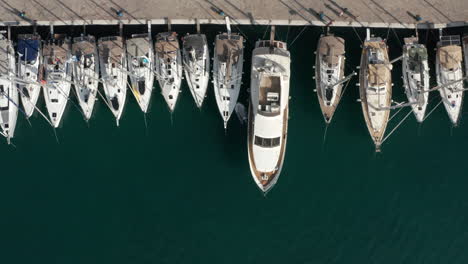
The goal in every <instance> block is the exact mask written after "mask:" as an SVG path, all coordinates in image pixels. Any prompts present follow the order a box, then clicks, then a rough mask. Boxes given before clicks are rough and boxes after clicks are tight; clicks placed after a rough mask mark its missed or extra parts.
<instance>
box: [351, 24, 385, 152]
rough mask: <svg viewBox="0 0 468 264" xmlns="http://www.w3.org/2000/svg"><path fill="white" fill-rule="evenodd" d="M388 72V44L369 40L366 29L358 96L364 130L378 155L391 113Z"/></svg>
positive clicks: (378, 40)
mask: <svg viewBox="0 0 468 264" xmlns="http://www.w3.org/2000/svg"><path fill="white" fill-rule="evenodd" d="M391 69H392V65H391V64H390V63H389V59H388V51H387V44H386V43H385V42H384V41H383V40H382V39H381V38H379V37H371V36H370V32H369V29H367V37H366V40H365V41H364V45H363V49H362V54H361V65H360V71H359V86H360V87H359V93H360V97H361V106H362V112H363V114H364V119H365V121H366V125H367V129H368V130H369V134H370V136H371V138H372V140H373V141H374V144H375V148H376V151H377V152H378V151H380V145H381V144H382V140H383V137H384V134H385V129H386V128H387V123H388V119H389V114H390V106H391V102H392V80H391V72H390V71H391Z"/></svg>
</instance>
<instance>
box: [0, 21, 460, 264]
mask: <svg viewBox="0 0 468 264" xmlns="http://www.w3.org/2000/svg"><path fill="white" fill-rule="evenodd" d="M145 28H146V26H144V25H143V26H128V27H125V34H126V35H129V34H131V33H136V32H144V31H145ZM173 29H174V30H176V31H178V32H179V33H180V35H182V34H185V33H186V32H194V30H195V28H194V27H192V26H190V27H189V26H174V28H173ZM28 30H31V29H21V32H26V31H28ZM55 30H56V32H59V33H60V32H67V33H69V34H73V35H78V34H79V33H80V32H81V28H79V27H76V28H65V27H56V28H55ZM163 30H164V27H153V32H161V31H163ZM202 30H203V31H204V32H205V33H206V34H207V36H208V39H209V41H210V42H212V41H213V39H214V36H215V34H216V33H218V32H219V31H222V30H223V27H220V26H203V27H202ZM233 30H234V31H238V30H239V28H236V27H234V28H233ZM240 30H241V31H242V32H243V33H244V34H246V36H247V38H248V40H247V42H246V49H245V52H246V60H245V64H244V65H245V66H244V68H245V69H246V71H245V75H244V85H243V88H242V89H243V90H242V96H241V101H242V102H244V103H246V102H247V88H248V84H249V75H250V54H251V50H252V48H253V44H254V41H255V40H257V39H259V38H261V37H262V35H263V34H264V32H265V27H260V26H243V27H241V28H240ZM301 30H302V28H301V27H296V28H289V29H288V28H287V27H280V28H278V29H277V38H279V39H282V40H288V43H289V44H290V50H291V57H292V66H291V67H292V78H291V100H290V109H291V110H290V120H289V126H290V127H289V138H288V146H287V155H286V160H285V166H284V168H283V172H282V174H281V177H280V179H279V181H278V183H277V185H276V186H275V187H274V189H273V190H272V191H271V192H270V193H269V194H268V196H266V197H264V196H263V195H262V194H261V193H260V192H259V190H258V189H257V186H256V185H255V184H254V181H253V180H252V178H251V175H250V171H249V165H248V159H247V148H246V144H247V143H246V127H243V126H241V125H240V124H239V122H238V120H237V119H236V117H235V116H233V118H232V119H231V121H230V123H229V129H228V131H227V133H225V132H224V130H223V123H222V121H221V118H220V116H219V114H218V110H217V108H216V103H215V99H214V94H213V90H212V86H210V87H211V89H210V90H209V93H208V97H207V98H206V102H205V105H204V107H203V109H202V110H201V111H199V110H198V109H197V108H196V107H195V104H194V102H193V99H192V97H191V94H190V92H189V90H188V87H187V85H186V84H185V83H184V84H183V87H182V90H183V92H182V94H181V98H180V101H179V102H178V106H177V109H176V111H175V113H174V115H173V116H172V122H171V116H170V114H169V112H168V110H167V107H166V105H165V103H164V101H163V99H162V96H161V95H160V93H159V88H156V90H155V92H154V93H153V99H152V105H151V109H150V113H149V114H148V115H147V121H148V127H147V128H145V123H144V117H143V114H142V113H141V111H140V109H139V108H138V105H137V103H136V102H135V100H134V98H133V97H132V96H131V94H130V93H129V94H128V97H127V105H126V110H125V113H124V115H123V117H122V120H121V122H120V127H116V126H115V122H114V118H113V116H112V114H111V112H110V111H109V110H108V109H107V107H106V105H105V104H104V103H103V102H101V101H99V102H98V103H97V106H96V108H95V113H94V116H93V118H92V120H91V121H90V122H89V124H86V123H85V122H84V121H83V118H82V117H81V114H80V112H79V111H78V110H77V107H76V106H74V105H73V104H72V103H69V105H68V109H67V111H66V114H65V115H64V119H63V125H62V127H61V128H60V129H58V130H57V135H58V139H59V143H57V142H56V139H55V137H54V134H53V130H52V129H51V128H50V127H49V126H48V125H47V124H46V122H45V121H44V120H43V119H41V118H40V116H39V115H37V114H36V115H35V117H34V118H32V120H31V125H32V127H31V126H30V125H29V124H28V123H27V122H26V121H25V119H24V117H22V116H20V118H19V121H18V127H17V130H16V131H17V132H16V138H15V140H14V143H15V144H16V148H14V147H11V146H7V145H6V143H5V142H2V143H1V144H0V157H1V158H0V163H1V174H0V201H1V202H0V212H1V217H0V263H68V264H70V263H87V264H90V263H116V264H117V263H171V264H172V263H356V264H358V263H359V264H362V263H379V264H382V263H389V264H394V263H467V262H468V254H467V253H466V244H467V243H468V194H467V193H468V192H467V190H468V173H467V171H468V163H467V162H466V160H467V158H466V157H467V155H468V137H467V135H468V126H467V123H466V118H465V117H466V112H467V110H465V111H464V117H463V118H462V120H461V124H460V125H459V127H457V128H451V125H450V122H449V119H448V117H447V115H446V113H445V110H444V108H443V107H442V106H439V108H437V109H436V110H435V111H434V112H433V113H432V114H431V116H430V117H429V118H428V119H427V120H426V121H425V122H424V124H423V125H419V124H417V123H416V121H415V118H414V117H413V116H410V117H409V118H408V119H407V120H406V122H404V123H403V124H402V125H401V126H400V128H399V129H398V130H397V131H396V132H395V133H394V134H393V135H392V136H391V137H390V138H389V140H388V141H387V142H385V144H384V145H383V152H382V153H381V154H376V153H374V147H373V144H372V142H371V139H370V137H369V135H368V132H367V128H366V126H365V123H364V118H363V116H362V112H361V106H360V104H359V103H357V102H356V99H357V98H358V88H357V87H356V86H355V83H356V81H357V78H354V79H353V81H351V83H350V85H349V87H348V89H347V91H346V94H345V96H344V98H343V99H342V101H341V104H340V106H339V109H338V110H337V112H336V114H335V116H334V120H333V123H332V124H331V125H330V126H329V127H328V132H327V134H326V140H324V132H325V125H324V122H323V119H322V116H321V113H320V109H319V105H318V102H317V98H316V95H315V93H313V89H314V88H315V84H314V81H313V80H312V72H313V70H312V66H313V62H314V55H313V51H314V50H315V49H316V44H317V40H318V37H319V36H320V34H321V33H322V32H323V31H322V29H321V28H318V27H312V28H308V29H306V30H305V31H304V32H303V34H302V35H301V36H300V37H299V38H298V39H297V40H296V41H295V42H294V43H291V42H292V41H293V40H294V39H295V37H296V36H297V35H298V34H299V33H300V32H301ZM39 31H40V32H41V33H43V37H46V33H45V32H47V29H46V28H39ZM332 31H333V32H334V33H335V34H336V35H339V36H342V37H344V38H345V40H346V52H347V56H348V57H347V65H348V67H347V69H346V71H347V72H350V71H352V70H353V69H354V67H355V66H356V65H358V63H359V57H360V51H361V49H360V41H359V39H358V37H357V35H356V33H355V32H354V31H353V30H352V29H333V30H332ZM450 31H451V32H452V33H457V34H461V33H463V32H467V29H466V28H464V29H463V28H458V29H452V30H450ZM114 32H115V33H116V32H117V27H89V28H88V33H91V34H94V35H97V36H102V35H105V34H111V33H114ZM357 32H358V33H359V34H360V37H361V38H364V35H365V33H364V31H363V30H357ZM16 33H19V31H15V32H14V34H13V35H15V34H16ZM373 33H375V34H376V35H379V36H381V37H384V38H385V37H386V36H387V33H388V38H389V41H388V43H389V46H390V56H391V57H392V58H395V57H397V56H399V54H400V53H401V46H400V43H401V42H402V41H403V40H402V38H403V37H406V36H410V35H411V34H413V32H412V31H410V30H397V31H395V32H393V31H388V30H387V29H380V30H373ZM267 35H268V34H267ZM396 36H398V39H397V38H396ZM437 36H438V34H437V32H436V31H420V39H421V40H422V41H426V40H427V43H428V50H429V51H430V55H431V57H430V60H431V63H432V64H431V68H432V80H431V82H432V83H435V75H434V72H433V68H434V66H433V62H434V51H433V48H434V47H435V41H436V40H437ZM400 72H401V66H400V64H399V63H397V64H396V65H395V66H394V70H393V72H392V75H393V80H394V83H395V86H394V88H393V89H394V90H393V91H394V98H395V99H396V100H404V93H403V88H402V81H401V78H400V76H401V74H400ZM430 97H431V103H430V109H432V108H433V107H434V106H435V105H436V104H437V103H438V101H439V100H440V99H439V96H438V94H437V93H434V94H431V96H430ZM72 100H73V101H74V102H76V99H75V98H73V99H72ZM39 107H40V108H41V109H45V104H44V100H43V98H41V99H40V101H39ZM465 109H466V106H465ZM407 111H409V109H405V110H403V111H401V112H400V113H399V114H398V115H397V116H396V117H395V118H394V119H393V120H392V121H391V124H390V128H391V127H394V126H395V125H396V124H397V123H398V122H399V121H400V120H401V119H402V118H403V116H404V115H405V114H406V113H407Z"/></svg>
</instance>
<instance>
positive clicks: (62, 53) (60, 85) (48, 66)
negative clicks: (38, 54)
mask: <svg viewBox="0 0 468 264" xmlns="http://www.w3.org/2000/svg"><path fill="white" fill-rule="evenodd" d="M70 48H71V47H70V40H69V39H68V38H66V36H65V35H60V34H54V35H53V37H52V38H51V39H50V40H48V41H47V42H46V44H45V45H44V47H43V49H42V55H43V56H44V57H43V65H42V71H43V76H42V84H43V85H42V86H43V88H44V98H45V102H46V106H47V110H48V112H49V117H50V121H51V122H52V125H53V126H54V127H55V128H57V127H58V126H59V125H60V121H61V120H62V116H63V113H64V111H65V107H66V106H67V102H68V99H69V95H70V88H71V81H72V65H71V51H70Z"/></svg>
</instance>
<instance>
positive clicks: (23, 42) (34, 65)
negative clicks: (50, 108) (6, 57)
mask: <svg viewBox="0 0 468 264" xmlns="http://www.w3.org/2000/svg"><path fill="white" fill-rule="evenodd" d="M17 54H18V72H17V76H18V78H19V79H22V80H23V81H24V82H18V89H20V96H21V102H22V104H23V109H24V113H25V114H26V117H28V118H29V117H31V116H32V114H33V113H34V109H35V106H36V103H37V99H38V98H39V95H40V93H41V86H40V84H39V83H38V80H39V65H41V62H42V58H41V37H40V36H39V35H37V34H21V35H18V47H17Z"/></svg>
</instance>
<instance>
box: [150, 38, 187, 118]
mask: <svg viewBox="0 0 468 264" xmlns="http://www.w3.org/2000/svg"><path fill="white" fill-rule="evenodd" d="M155 53H156V61H155V64H156V74H157V76H156V78H157V79H158V82H159V86H161V92H162V95H163V97H164V100H165V101H166V103H167V106H168V107H169V110H170V111H171V112H173V111H174V109H175V107H176V103H177V99H178V98H179V93H180V85H181V83H182V58H181V54H180V48H179V40H177V33H175V32H163V33H159V34H158V35H157V36H156V43H155Z"/></svg>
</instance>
